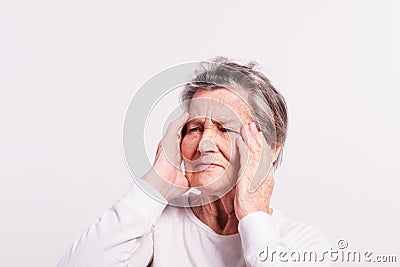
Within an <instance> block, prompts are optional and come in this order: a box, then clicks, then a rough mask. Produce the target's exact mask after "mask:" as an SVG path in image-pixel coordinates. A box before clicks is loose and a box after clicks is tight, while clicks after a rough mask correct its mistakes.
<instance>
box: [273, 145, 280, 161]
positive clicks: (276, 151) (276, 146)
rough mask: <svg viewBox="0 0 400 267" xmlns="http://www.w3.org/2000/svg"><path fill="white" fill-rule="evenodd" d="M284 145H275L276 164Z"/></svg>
mask: <svg viewBox="0 0 400 267" xmlns="http://www.w3.org/2000/svg"><path fill="white" fill-rule="evenodd" d="M281 148H282V145H281V143H278V142H277V143H275V152H274V160H273V161H272V162H275V161H276V160H277V159H278V156H279V153H280V152H281Z"/></svg>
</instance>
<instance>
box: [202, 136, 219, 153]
mask: <svg viewBox="0 0 400 267" xmlns="http://www.w3.org/2000/svg"><path fill="white" fill-rule="evenodd" d="M199 151H200V153H201V154H205V153H216V152H217V151H218V148H217V146H216V144H215V141H214V139H212V138H210V137H204V135H203V137H202V138H201V140H200V143H199Z"/></svg>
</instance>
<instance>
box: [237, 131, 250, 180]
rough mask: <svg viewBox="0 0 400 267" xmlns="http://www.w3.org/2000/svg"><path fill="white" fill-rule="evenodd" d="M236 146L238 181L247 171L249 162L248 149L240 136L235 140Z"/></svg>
mask: <svg viewBox="0 0 400 267" xmlns="http://www.w3.org/2000/svg"><path fill="white" fill-rule="evenodd" d="M236 146H237V148H238V153H239V162H240V168H239V173H238V179H241V178H242V176H243V174H244V173H245V171H246V169H247V165H248V162H249V149H248V147H247V145H246V144H245V143H244V141H243V139H242V138H241V137H240V136H239V137H238V138H236Z"/></svg>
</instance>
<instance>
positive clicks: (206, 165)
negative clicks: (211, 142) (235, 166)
mask: <svg viewBox="0 0 400 267" xmlns="http://www.w3.org/2000/svg"><path fill="white" fill-rule="evenodd" d="M218 167H219V168H224V167H223V166H222V165H220V164H217V163H213V162H202V163H200V164H198V165H197V168H200V169H203V170H204V169H208V168H218Z"/></svg>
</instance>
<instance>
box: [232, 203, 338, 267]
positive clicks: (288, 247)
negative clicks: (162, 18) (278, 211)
mask: <svg viewBox="0 0 400 267" xmlns="http://www.w3.org/2000/svg"><path fill="white" fill-rule="evenodd" d="M238 228H239V229H238V230H239V234H240V237H241V242H242V247H243V253H244V258H245V262H246V266H254V267H256V266H268V267H278V266H302V267H304V266H324V267H327V266H330V264H329V261H328V260H329V259H327V258H326V257H325V258H323V252H324V251H325V250H328V249H329V248H330V246H329V243H328V242H327V241H326V239H325V237H324V236H323V235H322V234H321V233H320V232H319V231H318V230H316V229H315V228H313V227H312V226H310V225H307V224H298V225H297V227H293V232H294V234H293V233H290V232H288V235H287V236H282V233H279V231H278V229H276V227H275V225H274V223H273V220H272V217H271V216H270V215H269V214H268V213H265V212H262V211H258V212H254V213H250V214H248V215H247V216H245V217H244V218H243V219H242V220H240V222H239V227H238ZM314 252H315V253H316V254H313V255H312V256H311V259H310V260H308V258H309V257H310V256H309V254H310V253H314ZM304 253H309V254H304ZM304 255H306V258H304ZM315 255H316V258H315V260H314V258H313V257H314V256H315ZM299 257H300V258H299Z"/></svg>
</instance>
